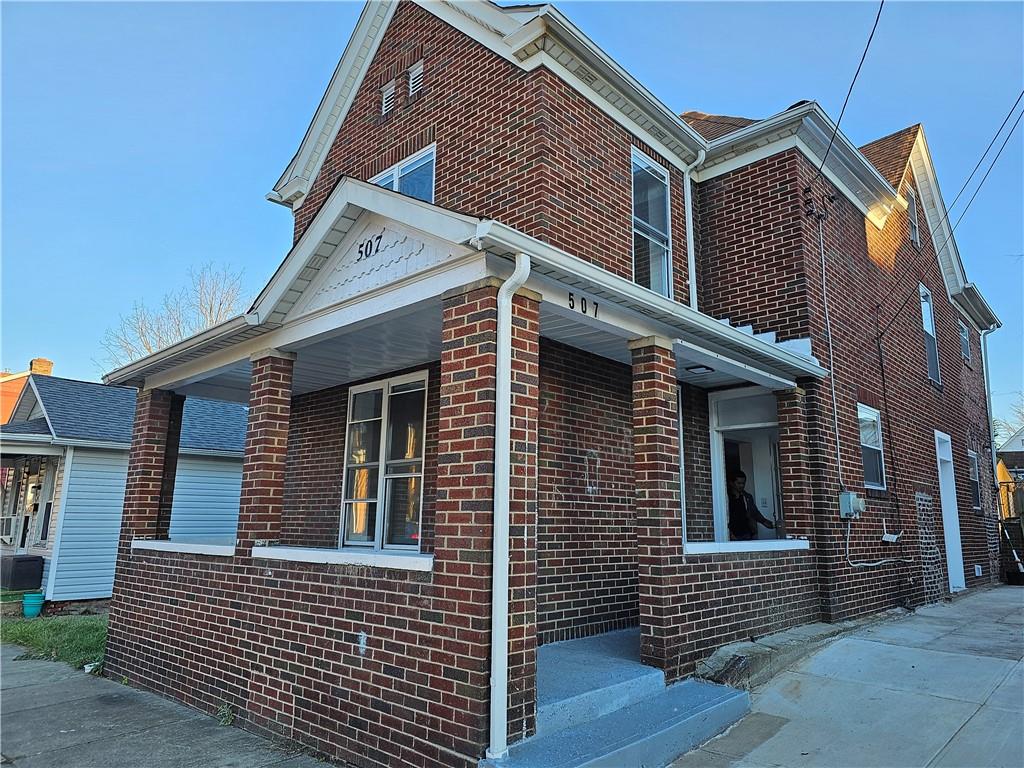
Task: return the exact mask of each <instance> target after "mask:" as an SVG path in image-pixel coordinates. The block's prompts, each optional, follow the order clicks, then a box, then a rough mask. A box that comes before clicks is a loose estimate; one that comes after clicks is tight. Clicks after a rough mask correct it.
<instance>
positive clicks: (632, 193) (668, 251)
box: [629, 147, 675, 299]
mask: <svg viewBox="0 0 1024 768" xmlns="http://www.w3.org/2000/svg"><path fill="white" fill-rule="evenodd" d="M637 158H639V160H640V161H641V162H640V163H638V164H639V165H644V164H646V165H648V166H650V167H651V168H652V169H653V170H655V171H660V172H661V174H662V175H663V177H664V181H665V233H664V234H665V266H664V270H665V288H666V290H667V293H661V292H660V291H657V290H655V289H654V288H647V286H640V287H641V288H647V290H649V291H653V292H654V293H656V294H658V295H659V296H665V297H666V298H669V299H674V298H675V286H674V285H673V283H674V280H673V278H674V276H675V269H673V267H674V264H673V258H672V175H671V174H670V173H669V172H668V168H666V167H665V166H663V165H662V164H661V163H659V162H656V161H655V160H654V159H653V158H651V157H649V156H648V155H647V154H645V153H644V152H641V151H640V150H639V149H637V148H636V147H630V153H629V200H630V203H629V205H630V217H629V224H630V232H631V234H632V235H633V237H634V238H636V235H637V226H636V220H637V219H638V218H639V217H638V216H637V215H636V187H635V178H636V177H635V174H634V173H633V163H634V162H635V161H636V160H637ZM640 220H641V221H643V219H640ZM644 223H645V224H646V223H647V222H644ZM647 226H648V227H650V228H651V229H652V230H654V231H655V232H657V230H656V229H654V227H653V226H652V225H650V224H647ZM639 234H640V236H641V237H643V238H646V239H647V240H650V241H651V242H652V243H655V241H654V240H653V239H652V238H651V237H649V236H648V235H647V234H646V233H645V232H644V231H643V229H640V231H639ZM655 244H657V243H655ZM630 253H631V254H632V257H633V258H632V259H630V266H631V275H632V280H633V282H634V283H636V241H635V239H634V241H633V243H632V247H631V249H630ZM637 285H640V284H639V283H637Z"/></svg>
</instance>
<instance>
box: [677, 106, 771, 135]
mask: <svg viewBox="0 0 1024 768" xmlns="http://www.w3.org/2000/svg"><path fill="white" fill-rule="evenodd" d="M680 117H681V118H683V120H685V121H686V122H687V124H688V125H689V126H690V127H691V128H693V129H694V130H695V131H697V133H699V134H700V135H701V136H703V137H704V138H705V139H706V140H707V141H714V140H715V139H720V138H722V137H723V136H726V135H727V134H730V133H732V132H733V131H738V130H739V129H740V128H746V127H747V126H748V125H753V124H754V123H756V122H759V121H758V120H753V119H751V118H749V117H733V116H731V115H709V114H708V113H707V112H698V111H697V110H695V109H691V110H690V111H688V112H683V114H681V115H680Z"/></svg>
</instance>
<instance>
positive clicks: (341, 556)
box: [252, 547, 434, 571]
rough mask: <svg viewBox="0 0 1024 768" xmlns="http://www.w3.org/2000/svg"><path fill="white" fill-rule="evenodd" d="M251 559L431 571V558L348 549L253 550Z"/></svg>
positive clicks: (432, 567)
mask: <svg viewBox="0 0 1024 768" xmlns="http://www.w3.org/2000/svg"><path fill="white" fill-rule="evenodd" d="M252 556H253V557H254V558H257V557H260V558H266V559H267V560H288V561H290V562H294V563H325V564H329V565H366V566H370V567H374V568H396V569H399V570H403V571H432V570H433V569H434V556H433V555H422V554H419V553H414V552H409V553H399V552H392V551H387V552H383V551H369V552H367V551H358V552H354V551H352V550H351V549H316V548H314V547H253V548H252Z"/></svg>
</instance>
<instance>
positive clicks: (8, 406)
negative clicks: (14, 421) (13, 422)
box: [0, 357, 53, 424]
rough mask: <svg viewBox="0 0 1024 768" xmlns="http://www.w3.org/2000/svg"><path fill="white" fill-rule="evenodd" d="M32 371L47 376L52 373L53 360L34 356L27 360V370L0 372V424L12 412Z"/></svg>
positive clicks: (8, 419) (7, 418) (4, 422)
mask: <svg viewBox="0 0 1024 768" xmlns="http://www.w3.org/2000/svg"><path fill="white" fill-rule="evenodd" d="M33 373H38V374H40V375H42V376H49V375H50V374H51V373H53V361H52V360H47V359H46V358H45V357H34V358H32V359H31V360H29V361H28V370H26V371H22V372H21V373H11V372H10V371H4V372H3V373H0V424H6V423H7V422H8V421H10V419H11V413H13V412H14V404H15V403H17V402H18V397H19V396H20V395H21V390H22V389H24V388H25V384H26V383H27V382H28V377H29V376H30V375H32V374H33Z"/></svg>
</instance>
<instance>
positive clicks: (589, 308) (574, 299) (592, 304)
mask: <svg viewBox="0 0 1024 768" xmlns="http://www.w3.org/2000/svg"><path fill="white" fill-rule="evenodd" d="M569 309H578V310H579V311H580V312H582V313H583V314H584V315H589V316H590V317H592V318H594V319H595V320H597V302H596V301H594V300H593V299H590V300H588V299H587V297H586V296H577V295H576V294H574V293H571V292H570V293H569Z"/></svg>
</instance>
